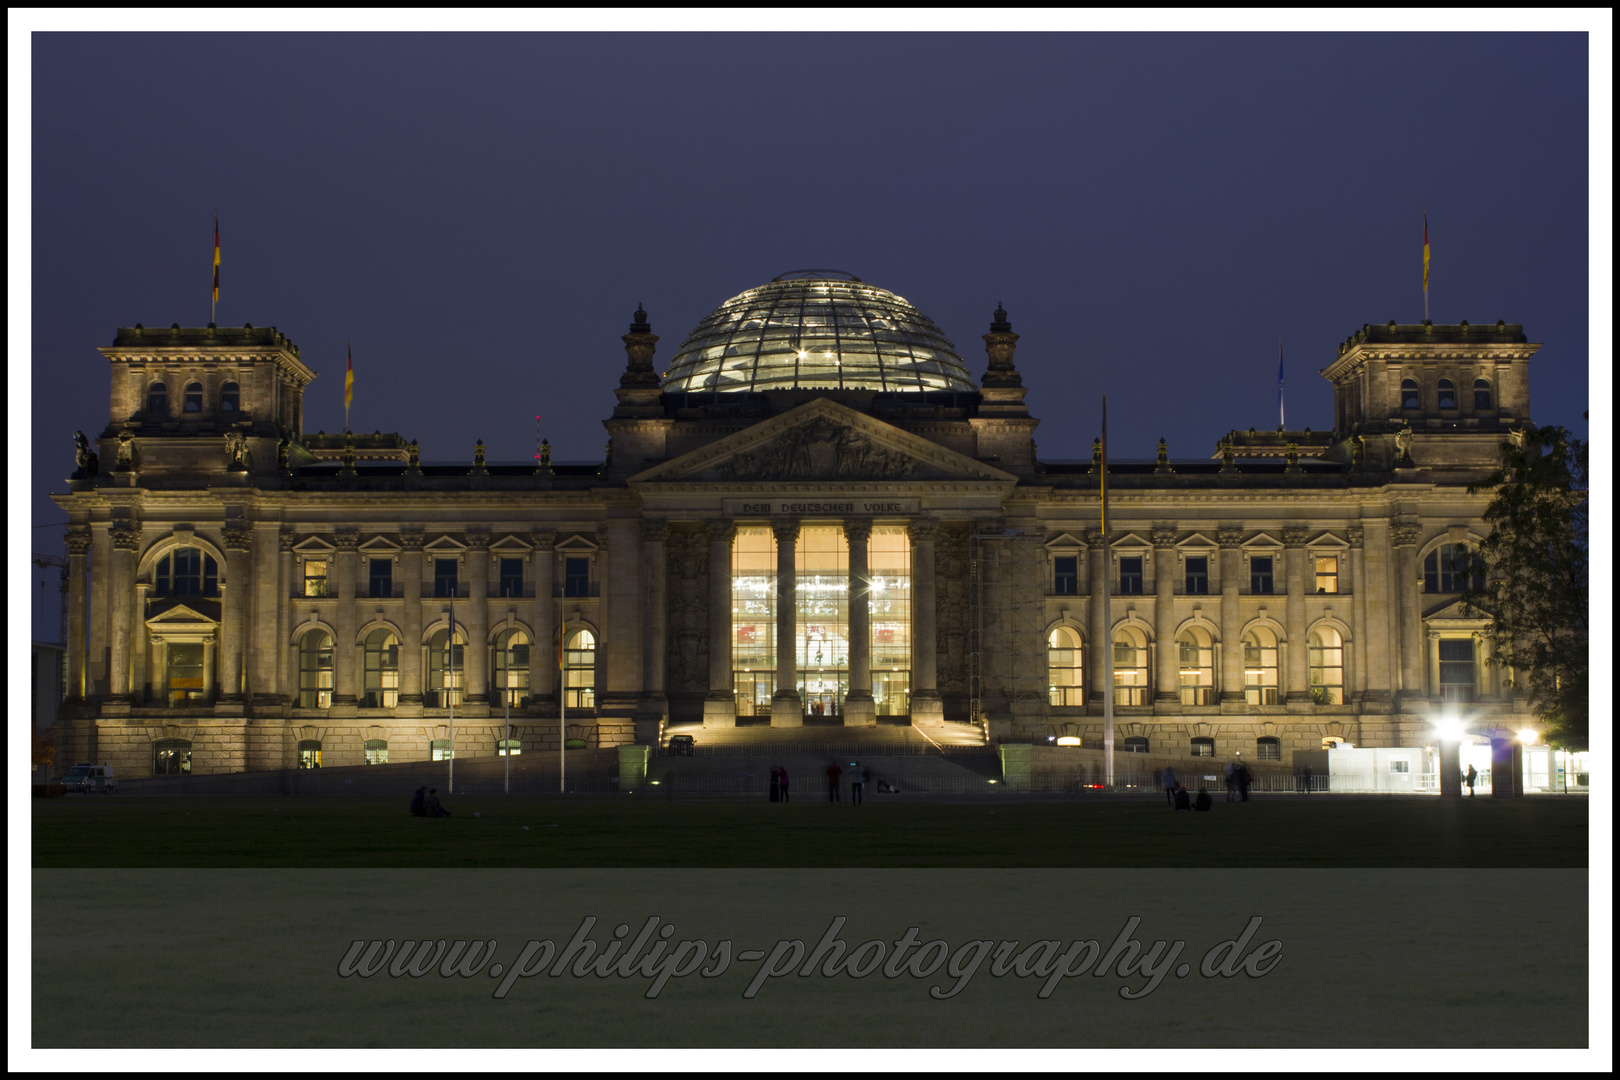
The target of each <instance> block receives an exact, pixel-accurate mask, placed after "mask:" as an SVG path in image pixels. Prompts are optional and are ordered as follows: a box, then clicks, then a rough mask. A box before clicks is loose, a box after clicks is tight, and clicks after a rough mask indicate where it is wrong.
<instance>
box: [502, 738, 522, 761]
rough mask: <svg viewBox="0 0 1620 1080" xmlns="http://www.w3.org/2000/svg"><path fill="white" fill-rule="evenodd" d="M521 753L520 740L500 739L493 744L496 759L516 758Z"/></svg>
mask: <svg viewBox="0 0 1620 1080" xmlns="http://www.w3.org/2000/svg"><path fill="white" fill-rule="evenodd" d="M521 753H523V742H522V740H520V739H501V740H499V741H497V742H496V743H495V756H496V757H517V756H518V755H519V754H521Z"/></svg>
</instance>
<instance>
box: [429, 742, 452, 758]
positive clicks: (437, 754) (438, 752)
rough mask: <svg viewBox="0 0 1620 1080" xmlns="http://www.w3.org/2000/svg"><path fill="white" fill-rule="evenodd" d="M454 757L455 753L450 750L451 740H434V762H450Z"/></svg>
mask: <svg viewBox="0 0 1620 1080" xmlns="http://www.w3.org/2000/svg"><path fill="white" fill-rule="evenodd" d="M453 757H455V753H454V752H453V751H452V750H451V749H450V740H449V739H434V740H433V760H434V761H449V760H450V759H451V758H453Z"/></svg>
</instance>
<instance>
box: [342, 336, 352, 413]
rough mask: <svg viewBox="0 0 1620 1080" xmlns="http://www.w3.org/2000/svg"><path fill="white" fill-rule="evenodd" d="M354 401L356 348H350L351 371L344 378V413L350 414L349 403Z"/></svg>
mask: <svg viewBox="0 0 1620 1080" xmlns="http://www.w3.org/2000/svg"><path fill="white" fill-rule="evenodd" d="M353 400H354V346H353V345H351V346H349V370H348V373H347V374H345V375H344V376H343V411H344V413H348V411H349V403H350V402H352V401H353Z"/></svg>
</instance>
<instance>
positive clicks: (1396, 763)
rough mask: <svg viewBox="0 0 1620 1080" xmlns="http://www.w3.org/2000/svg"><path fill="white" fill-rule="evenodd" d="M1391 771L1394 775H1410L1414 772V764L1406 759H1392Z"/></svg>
mask: <svg viewBox="0 0 1620 1080" xmlns="http://www.w3.org/2000/svg"><path fill="white" fill-rule="evenodd" d="M1389 771H1390V772H1392V773H1409V772H1411V771H1412V763H1411V762H1410V761H1409V760H1407V759H1406V758H1390V759H1389Z"/></svg>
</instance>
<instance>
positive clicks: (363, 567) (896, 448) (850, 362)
mask: <svg viewBox="0 0 1620 1080" xmlns="http://www.w3.org/2000/svg"><path fill="white" fill-rule="evenodd" d="M658 340H659V339H658V337H657V336H656V335H655V334H653V332H652V328H651V326H650V324H649V322H648V319H647V316H646V314H645V313H644V312H643V311H641V310H640V309H638V310H637V312H636V313H635V316H634V321H633V322H632V323H631V324H630V327H629V332H628V333H626V334H624V335H623V338H622V341H623V343H624V348H625V353H626V361H625V365H624V370H623V374H622V375H621V376H620V378H619V384H618V387H617V389H616V391H615V393H616V394H617V397H618V404H617V407H615V408H614V410H613V413H612V415H611V416H610V417H608V418H607V419H606V420H605V425H606V427H607V429H608V432H609V435H610V441H609V443H608V451H607V453H606V455H605V460H604V461H602V462H601V463H599V464H591V465H564V464H556V465H553V464H552V463H551V462H550V460H549V456H548V455H547V454H544V453H543V454H542V456H541V458H540V460H539V461H538V462H537V464H535V465H533V466H528V465H525V466H508V465H487V464H486V463H485V462H484V455H483V448H482V444H480V445H479V446H478V447H477V448H476V449H475V451H474V454H473V457H472V460H471V461H468V462H464V463H462V464H459V465H455V466H446V465H422V464H421V462H420V458H419V454H418V448H417V443H416V441H415V440H409V441H407V440H406V438H405V437H404V436H402V435H336V436H329V435H321V436H312V435H308V434H306V433H305V432H304V430H303V395H304V391H305V389H306V388H307V387H308V385H309V383H310V381H311V380H312V379H314V378H315V372H314V371H313V370H311V369H310V368H309V367H307V366H306V365H305V364H304V363H303V361H302V360H300V359H299V353H298V349H297V347H296V346H295V345H294V344H293V343H292V342H291V341H289V340H288V339H287V338H286V337H285V336H283V335H282V334H281V333H280V332H278V331H277V330H276V329H274V328H261V327H253V326H245V327H242V328H240V329H229V328H223V327H219V328H216V327H214V326H209V327H206V328H199V329H189V328H181V327H179V326H174V327H170V328H168V329H148V328H145V327H142V326H140V325H136V326H134V327H130V328H126V329H121V330H119V331H118V333H117V336H116V337H115V339H114V341H113V343H112V345H111V346H110V347H107V348H103V349H101V350H100V352H101V353H102V354H103V355H104V356H105V357H106V358H107V361H108V364H109V367H110V375H111V387H112V393H111V402H112V408H111V414H110V416H109V417H108V420H107V424H106V426H105V427H104V428H102V429H101V431H100V434H99V436H97V437H95V438H83V439H81V443H80V449H79V454H78V462H77V464H78V471H77V472H75V473H74V475H73V477H72V479H71V480H70V481H69V489H70V490H69V491H68V492H67V493H65V494H60V495H57V496H55V498H56V501H57V503H58V504H59V505H60V506H61V507H62V509H64V510H65V511H66V512H67V514H68V515H69V517H70V519H71V526H70V529H69V533H68V560H69V610H70V615H69V625H68V628H67V640H68V642H69V648H68V656H67V679H68V701H67V703H66V704H64V705H63V707H62V709H61V712H60V716H61V719H60V720H59V721H58V724H57V731H56V737H57V746H58V748H59V749H58V755H59V758H60V760H63V761H69V762H71V761H98V762H99V761H105V762H108V763H110V764H113V765H115V766H117V768H118V769H119V770H120V771H121V772H123V773H125V775H137V776H138V775H144V774H148V773H152V772H158V773H168V772H183V771H190V772H195V773H220V772H234V771H239V770H255V769H273V768H292V767H300V766H302V767H311V766H315V765H318V764H324V765H326V766H333V765H357V764H362V763H368V762H372V763H374V762H398V761H413V760H425V759H429V758H441V757H443V756H445V755H447V754H448V753H450V745H451V744H450V738H451V734H450V718H451V714H452V711H453V713H454V719H455V736H454V738H455V753H456V754H457V756H467V755H494V754H497V753H500V752H502V751H503V750H510V751H517V752H521V751H524V750H528V751H534V750H545V749H556V748H557V746H558V743H559V741H560V739H561V738H562V737H563V733H562V731H561V730H560V727H561V724H560V721H559V709H566V721H565V722H566V735H567V737H568V738H569V739H570V740H582V741H583V744H584V745H587V746H592V747H610V746H615V745H622V744H625V743H630V742H636V741H640V742H653V741H655V740H657V739H658V738H660V737H661V736H662V735H664V734H666V733H667V732H668V731H670V730H671V729H673V730H677V731H678V730H680V729H681V727H682V726H683V725H686V726H687V727H686V730H698V726H701V728H704V729H711V728H734V727H749V726H760V727H767V726H768V727H770V728H778V727H790V728H791V727H805V726H817V725H824V726H834V725H838V726H862V725H874V724H908V723H909V724H911V725H913V726H916V727H918V728H921V729H922V730H923V731H925V732H928V733H931V735H932V737H935V738H939V739H950V740H952V741H954V742H958V743H961V742H1001V741H1017V742H1033V741H1040V742H1044V741H1046V740H1047V739H1048V738H1049V737H1051V736H1059V737H1062V736H1071V737H1078V738H1079V739H1080V740H1081V742H1082V745H1086V746H1097V745H1101V737H1102V729H1103V709H1104V698H1103V695H1104V694H1105V693H1108V694H1112V695H1113V705H1114V714H1115V718H1116V719H1115V723H1116V731H1117V737H1118V740H1119V746H1120V748H1121V749H1122V750H1151V751H1152V752H1155V753H1170V754H1178V753H1184V754H1187V755H1209V754H1214V755H1219V756H1221V757H1223V758H1224V757H1227V756H1230V755H1232V754H1234V753H1238V752H1241V753H1242V754H1243V756H1244V757H1246V758H1259V759H1261V760H1268V759H1275V760H1284V761H1286V760H1290V758H1289V754H1290V752H1291V751H1293V750H1306V749H1308V750H1320V749H1322V748H1323V746H1324V745H1329V744H1331V743H1333V742H1338V741H1348V742H1351V743H1354V744H1358V745H1377V746H1423V745H1425V743H1426V742H1427V743H1432V742H1433V741H1434V738H1433V734H1432V728H1433V722H1434V714H1435V712H1436V710H1437V709H1439V708H1440V707H1441V706H1442V704H1444V703H1446V702H1466V703H1469V704H1468V706H1467V707H1468V709H1469V710H1470V714H1471V716H1472V717H1473V719H1474V722H1475V727H1476V728H1477V729H1490V728H1500V729H1502V730H1504V731H1511V730H1514V729H1516V728H1518V727H1519V726H1521V725H1522V724H1523V723H1524V722H1525V720H1526V718H1527V711H1526V708H1525V706H1524V703H1523V701H1522V700H1520V699H1517V698H1515V697H1514V696H1513V695H1512V694H1511V692H1510V691H1508V690H1506V689H1505V688H1504V685H1503V677H1504V675H1505V674H1507V673H1506V672H1504V671H1502V670H1501V669H1500V668H1499V667H1498V666H1496V665H1493V664H1492V663H1491V657H1490V655H1489V645H1488V643H1487V641H1486V640H1485V639H1484V638H1483V637H1482V635H1481V630H1482V628H1483V624H1482V623H1481V622H1480V621H1478V620H1477V619H1475V618H1472V617H1470V615H1469V613H1468V612H1466V611H1465V610H1464V609H1463V608H1462V607H1461V606H1460V604H1459V594H1460V592H1461V590H1462V589H1463V587H1464V585H1465V582H1464V580H1463V577H1462V575H1461V573H1459V572H1458V569H1457V568H1458V567H1460V566H1461V565H1462V563H1461V561H1460V560H1459V555H1460V554H1461V553H1462V552H1464V551H1465V550H1466V549H1467V548H1468V547H1470V546H1471V545H1475V544H1477V543H1478V542H1479V540H1480V539H1481V537H1482V534H1483V531H1484V530H1483V526H1482V523H1481V518H1480V514H1481V511H1482V509H1483V507H1484V506H1485V504H1486V501H1487V497H1486V496H1484V495H1470V494H1469V493H1468V491H1467V486H1468V484H1469V482H1470V481H1473V480H1476V479H1478V478H1480V477H1481V476H1483V475H1484V474H1486V473H1487V472H1489V471H1490V470H1491V468H1492V467H1493V465H1494V464H1495V462H1496V461H1497V459H1498V453H1499V451H1498V447H1499V445H1500V443H1501V441H1502V440H1503V439H1504V438H1507V437H1509V435H1510V433H1511V432H1512V431H1514V430H1515V429H1517V428H1520V427H1522V426H1524V425H1526V424H1528V423H1529V422H1530V420H1529V406H1528V379H1527V375H1528V363H1529V360H1530V357H1531V356H1532V355H1533V354H1534V353H1535V351H1536V349H1537V348H1538V346H1537V345H1535V344H1530V343H1527V342H1526V338H1525V336H1524V333H1523V330H1522V327H1520V326H1518V325H1513V324H1505V323H1501V322H1498V323H1496V324H1494V325H1482V326H1470V325H1469V324H1467V323H1462V324H1459V325H1455V326H1435V325H1431V324H1429V323H1427V322H1425V323H1422V324H1418V325H1397V324H1396V323H1394V322H1391V323H1388V324H1386V325H1364V326H1362V327H1361V328H1360V329H1359V330H1357V331H1355V333H1353V334H1352V335H1351V336H1350V337H1349V338H1348V339H1347V340H1346V341H1345V342H1344V343H1343V344H1341V345H1340V346H1339V347H1338V352H1337V355H1336V356H1335V357H1333V358H1331V362H1330V363H1328V364H1327V365H1326V366H1325V367H1323V368H1322V372H1321V373H1322V375H1323V377H1325V378H1326V379H1327V381H1328V382H1329V383H1331V384H1332V388H1333V395H1334V430H1333V431H1331V432H1311V431H1308V430H1306V431H1264V432H1256V431H1253V430H1250V431H1247V432H1243V431H1234V432H1232V433H1231V434H1229V435H1228V436H1226V437H1224V438H1222V439H1221V440H1220V443H1219V445H1218V446H1217V447H1214V448H1211V449H1212V450H1213V451H1214V452H1213V455H1212V456H1209V457H1201V458H1197V459H1194V460H1182V459H1177V460H1171V459H1170V458H1169V456H1168V454H1167V453H1166V451H1165V447H1164V446H1163V445H1162V444H1161V446H1160V453H1159V459H1158V461H1157V462H1132V463H1110V465H1109V469H1108V472H1109V476H1108V481H1109V492H1110V496H1109V504H1110V506H1109V509H1110V515H1109V517H1110V531H1109V536H1108V542H1107V544H1106V545H1105V544H1104V541H1103V537H1102V535H1101V534H1100V532H1099V531H1098V530H1099V516H1098V510H1099V494H1098V488H1099V479H1100V475H1099V473H1100V466H1099V462H1098V461H1097V460H1095V459H1094V460H1092V461H1090V462H1085V461H1080V462H1074V461H1064V462H1057V461H1042V460H1040V459H1039V458H1038V457H1037V455H1036V451H1035V442H1034V440H1033V436H1034V433H1035V428H1036V425H1037V424H1038V423H1039V421H1038V420H1037V419H1036V418H1035V417H1033V416H1031V415H1030V412H1029V409H1028V408H1027V407H1026V405H1025V403H1024V396H1025V392H1026V388H1025V386H1024V382H1023V379H1022V378H1021V376H1020V375H1019V372H1018V366H1017V362H1016V349H1017V343H1018V335H1017V334H1016V333H1014V332H1013V328H1012V325H1011V323H1010V322H1009V319H1008V316H1007V314H1006V313H1005V312H1004V311H1002V310H1001V309H1000V308H999V307H998V309H997V310H996V312H995V315H994V316H993V321H992V322H991V323H990V326H989V328H988V332H987V333H986V334H985V335H984V347H985V353H986V354H987V356H986V359H985V360H984V361H983V362H982V367H981V366H980V365H979V364H975V365H973V367H972V368H970V365H969V363H968V361H967V360H966V359H965V358H964V357H962V356H961V355H959V354H958V352H957V351H956V348H955V346H954V345H952V343H951V342H950V341H948V340H946V339H945V337H944V336H943V335H942V334H941V333H940V331H939V329H938V328H937V327H936V326H935V324H934V323H933V322H932V321H931V320H930V319H929V318H928V317H927V316H926V315H924V314H923V313H922V312H920V311H918V310H917V309H916V308H915V307H913V306H912V305H911V304H909V303H908V302H907V301H906V300H904V299H903V298H902V297H900V296H898V295H896V294H895V293H893V292H890V291H889V290H887V289H884V288H880V287H878V286H876V285H872V284H868V283H866V282H864V281H862V280H860V279H859V278H856V277H853V276H851V275H848V274H842V273H834V272H830V271H801V272H797V273H792V274H785V275H783V276H781V277H779V278H776V279H774V280H772V281H770V282H768V283H766V284H763V285H760V286H759V287H757V288H753V289H749V290H748V291H746V292H744V293H742V294H740V295H738V296H735V297H733V298H732V299H730V300H727V301H726V302H725V303H723V304H721V305H720V306H719V307H718V308H716V309H715V310H714V312H713V313H712V314H711V315H709V316H708V317H707V318H706V319H704V320H703V321H702V322H701V323H700V324H699V325H698V326H697V327H696V328H695V329H694V330H693V331H692V332H691V333H690V334H689V335H688V336H687V338H686V340H685V341H684V343H683V344H682V345H681V346H680V348H679V349H678V350H676V351H675V353H674V355H673V357H672V358H671V359H670V360H669V362H668V363H667V364H665V365H663V366H662V374H660V366H659V365H658V364H656V363H655V361H654V354H655V351H656V345H657V342H658ZM975 370H977V371H979V372H980V374H979V376H978V378H975V377H974V371H975ZM1105 577H1106V579H1107V582H1108V588H1109V591H1110V593H1111V599H1110V601H1109V602H1108V603H1107V604H1106V605H1105V604H1104V603H1103V602H1102V601H1101V599H1100V590H1101V587H1102V583H1103V580H1104V578H1105ZM1104 649H1112V650H1113V685H1112V686H1104V685H1103V682H1104V674H1103V672H1104V666H1103V660H1104V652H1103V650H1104ZM508 714H510V716H511V718H512V728H511V731H512V742H511V744H509V745H508V744H505V743H504V742H503V740H504V739H505V737H506V727H505V717H506V716H507V715H508ZM732 737H743V736H742V735H741V733H733V735H732ZM576 745H577V743H576Z"/></svg>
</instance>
